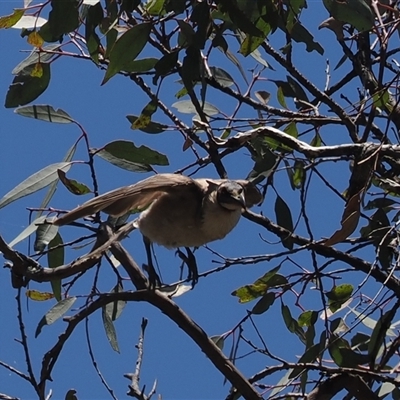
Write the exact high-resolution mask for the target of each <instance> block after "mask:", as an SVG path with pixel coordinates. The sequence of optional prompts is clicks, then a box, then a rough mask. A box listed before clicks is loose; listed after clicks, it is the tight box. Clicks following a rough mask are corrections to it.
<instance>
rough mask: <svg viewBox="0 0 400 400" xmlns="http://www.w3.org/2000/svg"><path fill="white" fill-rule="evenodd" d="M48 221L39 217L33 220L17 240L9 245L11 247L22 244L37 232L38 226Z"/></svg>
mask: <svg viewBox="0 0 400 400" xmlns="http://www.w3.org/2000/svg"><path fill="white" fill-rule="evenodd" d="M45 220H46V217H44V216H43V217H39V218H36V219H35V220H33V221H32V222H31V223H30V224H29V225H28V226H27V227H26V228H25V229H24V230H23V231H22V232H21V233H20V234H19V235H18V236H17V237H16V238H14V239H13V240H12V241H11V242H10V243H8V245H9V246H10V247H13V246H15V245H16V244H17V243H19V242H22V241H23V240H24V239H26V238H27V237H28V236H30V235H32V233H34V232H36V230H37V228H38V226H39V225H40V224H42V223H43V222H44V221H45Z"/></svg>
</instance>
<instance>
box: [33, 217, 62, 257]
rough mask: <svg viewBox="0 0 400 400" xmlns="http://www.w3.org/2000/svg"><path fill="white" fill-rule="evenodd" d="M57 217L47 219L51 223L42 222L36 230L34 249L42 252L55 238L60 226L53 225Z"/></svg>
mask: <svg viewBox="0 0 400 400" xmlns="http://www.w3.org/2000/svg"><path fill="white" fill-rule="evenodd" d="M54 219H55V218H52V219H50V218H49V219H47V220H46V222H47V221H48V222H49V223H46V222H45V223H43V224H40V225H39V226H38V228H37V230H36V239H35V243H34V245H33V249H34V250H35V251H36V252H37V253H41V252H42V251H43V250H44V249H45V247H46V246H47V245H48V244H49V243H50V242H51V241H52V240H53V239H54V237H55V236H56V235H57V232H58V226H56V225H53V224H52V223H51V222H52V221H53V220H54Z"/></svg>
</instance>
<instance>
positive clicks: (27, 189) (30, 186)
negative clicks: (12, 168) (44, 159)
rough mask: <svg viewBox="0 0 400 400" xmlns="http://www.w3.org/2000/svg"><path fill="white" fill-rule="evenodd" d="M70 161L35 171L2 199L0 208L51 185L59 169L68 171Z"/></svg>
mask: <svg viewBox="0 0 400 400" xmlns="http://www.w3.org/2000/svg"><path fill="white" fill-rule="evenodd" d="M70 167H71V163H70V162H67V163H65V162H63V163H56V164H51V165H48V166H47V167H45V168H43V169H41V170H40V171H38V172H36V173H34V174H33V175H31V176H30V177H29V178H27V179H25V180H24V181H23V182H21V183H20V184H19V185H17V186H16V187H15V188H14V189H12V190H11V191H10V192H8V193H7V194H6V195H4V196H3V198H2V199H0V208H2V207H5V206H6V205H7V204H10V203H12V202H13V201H15V200H18V199H20V198H21V197H24V196H28V195H29V194H31V193H34V192H37V191H38V190H40V189H43V188H44V187H46V186H48V185H50V183H52V182H53V181H54V180H56V179H58V175H57V170H58V169H61V170H62V171H64V172H66V171H68V170H69V169H70Z"/></svg>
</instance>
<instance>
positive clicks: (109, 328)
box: [101, 307, 119, 353]
mask: <svg viewBox="0 0 400 400" xmlns="http://www.w3.org/2000/svg"><path fill="white" fill-rule="evenodd" d="M101 315H102V317H103V326H104V330H105V332H106V336H107V339H108V341H109V342H110V345H111V348H112V349H113V350H114V351H116V352H117V353H119V346H118V340H117V332H116V331H115V327H114V324H113V322H112V319H111V318H110V316H109V315H108V313H107V311H106V308H105V307H103V309H102V313H101Z"/></svg>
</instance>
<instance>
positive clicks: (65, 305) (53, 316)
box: [35, 297, 76, 337]
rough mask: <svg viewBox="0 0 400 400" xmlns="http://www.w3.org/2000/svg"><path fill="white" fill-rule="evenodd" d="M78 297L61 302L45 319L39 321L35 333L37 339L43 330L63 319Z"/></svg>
mask: <svg viewBox="0 0 400 400" xmlns="http://www.w3.org/2000/svg"><path fill="white" fill-rule="evenodd" d="M75 301H76V297H68V298H66V299H64V300H61V301H59V302H58V303H57V304H56V305H55V306H54V307H52V308H51V309H50V310H49V311H47V313H46V314H45V315H44V316H43V318H42V319H41V320H40V321H39V323H38V326H37V328H36V331H35V337H38V336H39V334H40V332H41V331H42V328H43V327H44V326H45V325H51V324H53V323H54V322H56V321H57V320H58V319H59V318H61V317H62V316H63V315H64V314H65V313H66V312H67V311H68V310H69V309H70V308H71V307H72V306H73V304H74V303H75Z"/></svg>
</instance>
